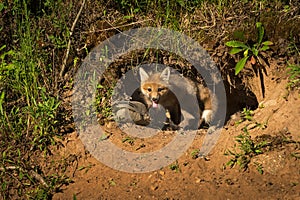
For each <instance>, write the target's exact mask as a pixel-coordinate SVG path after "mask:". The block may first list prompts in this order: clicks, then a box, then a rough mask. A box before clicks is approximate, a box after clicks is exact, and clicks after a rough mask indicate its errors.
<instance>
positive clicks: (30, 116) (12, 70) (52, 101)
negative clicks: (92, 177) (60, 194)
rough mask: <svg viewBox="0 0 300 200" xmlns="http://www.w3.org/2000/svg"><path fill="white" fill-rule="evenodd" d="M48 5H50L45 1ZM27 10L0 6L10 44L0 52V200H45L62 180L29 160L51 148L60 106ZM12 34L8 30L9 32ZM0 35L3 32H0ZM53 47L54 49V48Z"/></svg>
mask: <svg viewBox="0 0 300 200" xmlns="http://www.w3.org/2000/svg"><path fill="white" fill-rule="evenodd" d="M47 2H50V1H47ZM30 6H32V5H31V4H30V3H28V2H27V1H23V0H17V1H14V2H11V3H10V2H4V3H1V4H0V10H6V9H7V12H9V13H10V12H11V13H12V16H11V18H12V20H13V22H14V23H15V24H16V26H15V28H14V29H11V31H12V35H11V39H12V41H13V43H12V44H10V43H8V44H6V45H3V46H1V48H0V60H1V64H0V91H1V92H0V112H1V117H0V129H1V135H0V140H1V143H0V150H1V152H2V154H1V156H0V182H1V190H0V194H1V195H0V196H1V197H2V198H3V199H12V198H13V199H16V198H18V197H22V198H25V197H26V198H32V199H49V198H51V196H52V194H53V193H54V192H55V191H56V190H57V189H58V188H59V186H60V185H61V184H63V183H64V182H65V181H67V178H66V177H64V176H61V175H58V174H57V175H54V174H52V175H47V174H45V172H44V171H41V166H39V163H36V162H35V159H34V158H40V159H42V158H43V157H45V156H48V153H49V152H50V151H49V147H50V146H51V145H55V143H56V142H55V139H54V137H55V136H56V135H57V133H56V131H57V124H58V120H57V115H58V108H59V106H60V101H59V98H58V96H57V95H55V94H54V89H53V88H55V87H54V81H55V80H54V79H52V78H53V76H52V74H53V71H52V67H51V63H48V61H49V59H45V58H46V57H49V54H48V53H47V52H41V51H40V47H39V42H38V41H40V40H41V35H42V32H43V30H41V29H40V28H39V27H38V25H37V23H36V22H37V21H35V20H38V19H33V18H32V17H33V16H32V8H31V7H30ZM11 28H13V27H11ZM1 30H3V27H1ZM55 45H57V44H55Z"/></svg>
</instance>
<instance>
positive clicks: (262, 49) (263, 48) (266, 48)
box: [260, 45, 270, 51]
mask: <svg viewBox="0 0 300 200" xmlns="http://www.w3.org/2000/svg"><path fill="white" fill-rule="evenodd" d="M269 48H270V47H269V46H267V45H264V46H263V47H262V48H260V50H261V51H266V50H268V49H269Z"/></svg>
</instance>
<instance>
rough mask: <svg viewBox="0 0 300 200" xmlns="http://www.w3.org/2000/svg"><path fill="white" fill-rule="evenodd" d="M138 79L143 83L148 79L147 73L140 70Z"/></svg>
mask: <svg viewBox="0 0 300 200" xmlns="http://www.w3.org/2000/svg"><path fill="white" fill-rule="evenodd" d="M140 77H141V82H145V81H146V80H147V79H148V78H149V75H148V73H147V72H146V71H145V70H144V69H143V68H140Z"/></svg>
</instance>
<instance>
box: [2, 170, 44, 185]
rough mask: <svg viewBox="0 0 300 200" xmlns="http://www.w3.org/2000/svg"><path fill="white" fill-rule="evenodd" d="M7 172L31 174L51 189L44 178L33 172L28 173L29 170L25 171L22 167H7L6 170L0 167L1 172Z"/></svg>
mask: <svg viewBox="0 0 300 200" xmlns="http://www.w3.org/2000/svg"><path fill="white" fill-rule="evenodd" d="M5 170H20V171H22V172H24V173H29V174H30V175H31V176H33V177H34V178H35V179H36V180H38V181H39V182H40V183H41V184H42V185H43V186H45V187H49V186H48V184H47V183H46V181H45V180H44V178H43V177H42V176H41V175H39V174H38V173H36V172H35V171H33V170H30V171H27V170H25V169H23V168H22V167H18V166H7V167H5V168H4V167H0V171H5Z"/></svg>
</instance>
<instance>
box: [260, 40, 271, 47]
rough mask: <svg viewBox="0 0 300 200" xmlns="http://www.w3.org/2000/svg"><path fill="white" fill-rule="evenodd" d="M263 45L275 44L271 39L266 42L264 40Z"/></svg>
mask: <svg viewBox="0 0 300 200" xmlns="http://www.w3.org/2000/svg"><path fill="white" fill-rule="evenodd" d="M262 45H268V46H269V45H273V42H271V41H265V42H263V43H262Z"/></svg>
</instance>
